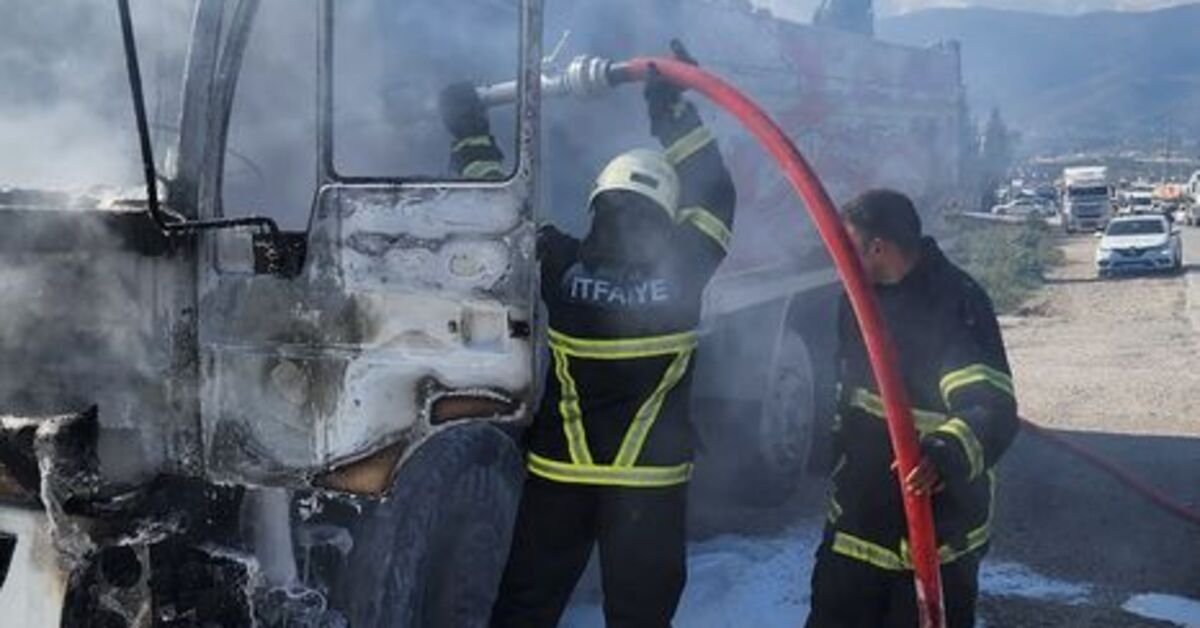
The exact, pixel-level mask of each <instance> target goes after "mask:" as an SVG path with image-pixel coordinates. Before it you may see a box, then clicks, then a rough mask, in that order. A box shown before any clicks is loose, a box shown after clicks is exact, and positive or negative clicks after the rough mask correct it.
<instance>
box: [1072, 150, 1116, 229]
mask: <svg viewBox="0 0 1200 628" xmlns="http://www.w3.org/2000/svg"><path fill="white" fill-rule="evenodd" d="M1062 216H1063V220H1062V223H1063V229H1065V230H1066V231H1067V233H1073V232H1075V231H1085V230H1086V231H1097V230H1100V229H1103V228H1104V227H1105V226H1106V225H1107V224H1108V220H1109V218H1110V217H1111V216H1112V187H1111V186H1110V185H1109V182H1108V168H1107V167H1105V166H1080V167H1073V168H1064V169H1063V188H1062Z"/></svg>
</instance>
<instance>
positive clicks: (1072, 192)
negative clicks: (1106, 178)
mask: <svg viewBox="0 0 1200 628" xmlns="http://www.w3.org/2000/svg"><path fill="white" fill-rule="evenodd" d="M1067 195H1068V196H1069V197H1070V198H1094V197H1097V196H1108V188H1106V187H1104V186H1089V187H1078V188H1076V187H1073V188H1070V189H1068V190H1067Z"/></svg>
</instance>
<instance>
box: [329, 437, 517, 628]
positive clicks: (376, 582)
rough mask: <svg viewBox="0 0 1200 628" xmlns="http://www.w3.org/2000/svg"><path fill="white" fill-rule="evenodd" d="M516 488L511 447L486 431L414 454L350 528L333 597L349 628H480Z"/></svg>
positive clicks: (440, 440) (438, 440) (499, 568)
mask: <svg viewBox="0 0 1200 628" xmlns="http://www.w3.org/2000/svg"><path fill="white" fill-rule="evenodd" d="M523 480H524V471H523V465H522V462H521V455H520V453H519V451H518V450H517V447H516V445H515V443H514V442H513V441H512V439H511V438H510V437H508V436H507V435H505V434H504V433H502V432H501V431H499V430H498V429H496V428H495V427H492V426H490V425H485V424H473V425H464V426H461V427H455V428H451V429H449V430H447V431H446V432H444V433H443V434H441V435H438V436H435V437H433V439H432V440H430V441H429V442H427V443H426V444H424V445H423V446H421V448H420V449H418V450H417V451H416V452H415V453H414V454H413V456H412V459H411V460H409V461H408V462H407V463H406V464H405V466H404V467H403V468H402V469H401V471H400V473H398V474H397V477H396V478H395V480H394V483H393V486H392V494H391V495H390V497H388V498H386V499H385V500H383V501H381V502H379V503H376V504H373V505H372V506H371V507H370V508H369V509H368V510H366V511H364V513H363V515H362V517H361V518H360V519H359V522H358V525H356V526H355V528H356V529H355V532H354V548H353V550H352V551H351V553H350V555H349V557H348V559H347V564H346V568H345V571H344V572H343V576H342V578H341V580H340V583H339V587H338V595H337V598H338V601H339V604H338V605H339V606H341V607H342V608H343V609H344V610H345V612H346V615H347V619H348V620H349V625H351V626H355V627H356V628H357V627H360V626H361V627H364V628H372V627H376V626H378V627H380V628H389V627H393V626H397V627H398V626H414V627H416V626H463V627H472V626H486V625H487V623H488V619H489V616H490V615H491V609H492V603H493V601H494V598H495V595H496V590H497V589H498V588H499V586H500V577H501V575H502V574H503V571H504V564H505V561H506V560H507V557H508V549H509V544H510V542H511V538H512V526H513V521H514V520H515V518H516V512H517V504H518V501H519V499H520V491H521V486H522V482H523Z"/></svg>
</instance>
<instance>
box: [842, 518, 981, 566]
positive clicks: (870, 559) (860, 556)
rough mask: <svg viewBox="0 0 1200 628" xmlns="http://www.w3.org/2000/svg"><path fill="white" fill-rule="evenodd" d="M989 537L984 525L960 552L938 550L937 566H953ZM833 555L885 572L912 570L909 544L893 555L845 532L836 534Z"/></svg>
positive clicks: (946, 547) (971, 534)
mask: <svg viewBox="0 0 1200 628" xmlns="http://www.w3.org/2000/svg"><path fill="white" fill-rule="evenodd" d="M990 536H991V526H990V525H989V524H984V525H982V526H980V527H978V528H976V529H974V530H971V531H970V532H968V533H967V545H966V547H963V548H962V549H954V548H953V547H950V546H949V545H943V546H941V547H939V548H938V562H939V563H941V564H943V565H946V564H949V563H952V562H954V561H956V560H958V559H960V558H962V557H963V556H966V555H967V554H970V553H971V552H974V551H976V550H978V549H979V548H981V547H983V546H984V545H986V544H987V542H988V540H989V539H990ZM832 549H833V551H834V552H835V553H837V554H841V555H842V556H845V557H847V558H853V559H855V560H859V561H862V562H864V563H869V564H871V565H874V566H876V567H879V568H880V569H887V570H888V571H907V570H911V569H912V568H913V566H912V551H911V550H909V547H908V540H907V539H901V540H900V551H899V552H894V551H892V550H890V549H888V548H886V547H884V546H882V545H879V544H877V543H872V542H870V541H868V540H866V539H861V538H859V537H856V536H852V535H850V534H846V533H845V532H835V533H834V535H833V547H832Z"/></svg>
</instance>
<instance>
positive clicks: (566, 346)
mask: <svg viewBox="0 0 1200 628" xmlns="http://www.w3.org/2000/svg"><path fill="white" fill-rule="evenodd" d="M549 335H550V346H551V347H552V348H554V349H556V350H558V351H561V352H563V353H565V354H567V355H570V356H573V357H577V358H587V359H591V360H628V359H631V358H652V357H655V356H662V355H672V354H675V353H681V352H684V351H691V350H692V349H694V348H696V343H697V340H696V332H691V331H688V332H683V333H679V334H671V335H667V336H645V337H642V338H619V339H615V340H595V339H590V338H575V337H572V336H568V335H566V334H564V333H562V332H560V331H555V330H553V329H551V330H550V331H549Z"/></svg>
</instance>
